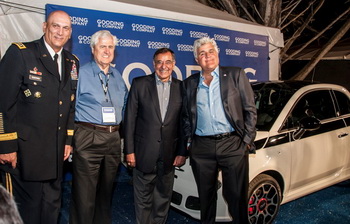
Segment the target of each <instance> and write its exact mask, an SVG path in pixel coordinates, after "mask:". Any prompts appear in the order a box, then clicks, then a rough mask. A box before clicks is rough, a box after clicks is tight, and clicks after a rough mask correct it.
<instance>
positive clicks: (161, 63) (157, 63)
mask: <svg viewBox="0 0 350 224" xmlns="http://www.w3.org/2000/svg"><path fill="white" fill-rule="evenodd" d="M154 63H155V64H156V65H157V66H159V65H163V64H165V65H172V64H173V63H174V61H171V60H166V61H160V60H159V61H155V62H154Z"/></svg>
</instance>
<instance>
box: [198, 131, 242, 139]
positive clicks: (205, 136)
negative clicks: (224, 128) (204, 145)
mask: <svg viewBox="0 0 350 224" xmlns="http://www.w3.org/2000/svg"><path fill="white" fill-rule="evenodd" d="M235 134H236V132H235V131H233V132H226V133H222V134H218V135H204V136H198V135H197V136H198V137H202V138H209V139H214V140H221V139H223V138H228V137H230V136H232V135H235Z"/></svg>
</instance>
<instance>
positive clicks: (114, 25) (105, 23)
mask: <svg viewBox="0 0 350 224" xmlns="http://www.w3.org/2000/svg"><path fill="white" fill-rule="evenodd" d="M96 22H97V26H98V27H101V28H108V29H118V30H122V29H123V28H124V22H118V21H111V20H104V19H98V20H97V21H96Z"/></svg>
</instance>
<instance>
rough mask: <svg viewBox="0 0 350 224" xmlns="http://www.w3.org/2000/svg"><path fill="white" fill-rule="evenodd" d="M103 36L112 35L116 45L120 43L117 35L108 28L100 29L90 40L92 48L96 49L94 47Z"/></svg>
mask: <svg viewBox="0 0 350 224" xmlns="http://www.w3.org/2000/svg"><path fill="white" fill-rule="evenodd" d="M101 37H112V38H113V43H114V46H117V44H118V39H117V37H116V36H114V35H113V34H111V32H109V31H108V30H99V31H97V32H96V33H94V34H93V35H92V36H91V40H90V47H91V50H94V47H95V46H96V44H97V42H98V41H99V39H100V38H101Z"/></svg>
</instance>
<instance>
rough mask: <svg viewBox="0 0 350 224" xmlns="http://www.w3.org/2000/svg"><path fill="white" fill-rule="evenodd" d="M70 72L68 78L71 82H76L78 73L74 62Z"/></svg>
mask: <svg viewBox="0 0 350 224" xmlns="http://www.w3.org/2000/svg"><path fill="white" fill-rule="evenodd" d="M72 62H73V65H72V70H71V71H70V77H71V79H72V80H78V72H77V66H76V65H75V61H74V60H72Z"/></svg>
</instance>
